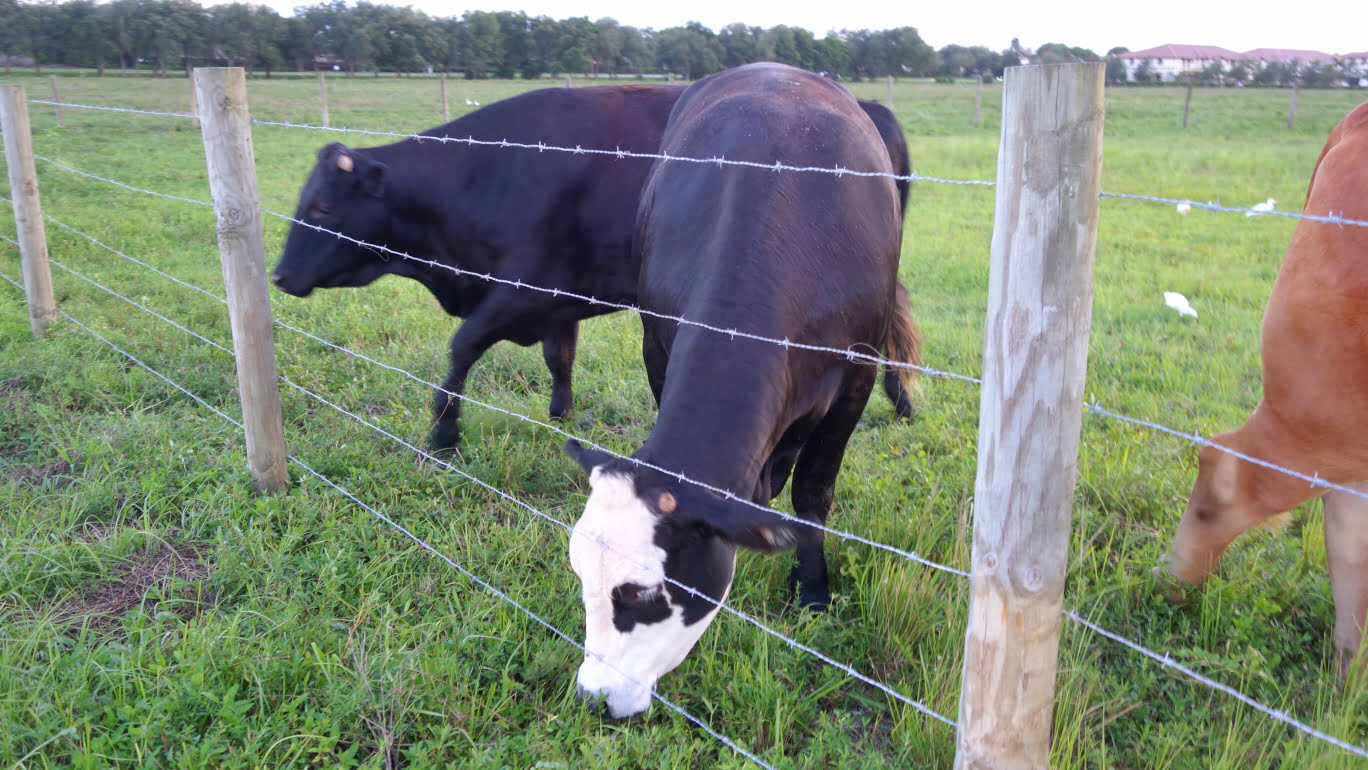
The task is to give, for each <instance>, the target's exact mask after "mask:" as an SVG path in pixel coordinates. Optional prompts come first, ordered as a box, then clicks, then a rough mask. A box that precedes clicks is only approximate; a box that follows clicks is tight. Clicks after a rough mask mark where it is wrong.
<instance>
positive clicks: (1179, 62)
mask: <svg viewBox="0 0 1368 770" xmlns="http://www.w3.org/2000/svg"><path fill="white" fill-rule="evenodd" d="M1116 58H1117V59H1120V60H1121V61H1122V62H1125V65H1126V79H1127V80H1131V81H1134V80H1135V79H1136V74H1137V73H1139V72H1142V71H1144V70H1146V69H1148V72H1149V76H1150V78H1152V79H1154V80H1157V81H1160V82H1172V81H1174V80H1182V79H1184V78H1187V77H1188V76H1196V75H1198V74H1200V73H1201V72H1202V71H1204V70H1206V69H1208V68H1209V67H1211V66H1212V65H1213V64H1214V65H1219V66H1220V68H1221V71H1222V72H1229V71H1230V70H1231V68H1232V67H1234V66H1236V65H1237V64H1240V63H1243V64H1244V65H1245V66H1247V67H1248V68H1249V70H1250V71H1251V72H1257V71H1259V70H1260V69H1263V68H1264V67H1266V66H1268V65H1269V64H1272V63H1274V62H1277V63H1281V64H1291V63H1297V64H1333V63H1335V62H1336V61H1341V62H1344V61H1349V60H1355V61H1359V62H1361V63H1360V65H1359V66H1360V69H1364V70H1365V73H1364V74H1365V75H1368V52H1360V53H1352V54H1342V55H1339V56H1335V55H1333V54H1328V53H1325V52H1323V51H1308V50H1300V49H1292V48H1255V49H1253V50H1251V51H1245V52H1243V53H1240V52H1236V51H1231V50H1229V49H1227V48H1221V47H1220V46H1215V45H1177V44H1170V45H1161V46H1157V47H1155V48H1146V49H1145V50H1143V51H1129V52H1127V53H1122V54H1117V56H1116Z"/></svg>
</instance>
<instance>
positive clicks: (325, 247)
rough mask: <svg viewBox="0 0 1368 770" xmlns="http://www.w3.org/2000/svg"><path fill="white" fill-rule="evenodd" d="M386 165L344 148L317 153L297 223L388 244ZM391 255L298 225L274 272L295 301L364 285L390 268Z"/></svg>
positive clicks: (330, 147) (276, 280) (278, 283)
mask: <svg viewBox="0 0 1368 770" xmlns="http://www.w3.org/2000/svg"><path fill="white" fill-rule="evenodd" d="M385 193H386V167H385V164H383V163H380V162H379V161H376V160H374V159H372V158H368V157H366V155H365V154H363V153H359V152H356V151H355V150H350V149H348V148H346V147H344V146H342V145H340V144H336V143H334V144H329V145H328V146H326V147H324V148H323V149H322V150H319V151H318V162H317V163H316V164H315V165H314V169H313V172H312V173H310V174H309V179H308V181H307V182H305V183H304V189H303V190H302V191H301V192H300V194H299V208H298V209H297V210H296V211H295V219H298V220H300V221H303V222H307V223H309V224H311V225H317V226H318V227H322V228H325V229H327V230H331V231H333V232H338V233H342V234H344V235H347V236H350V237H352V238H355V239H357V240H361V241H366V242H367V243H384V242H385V241H386V238H385V234H386V229H387V226H388V222H389V218H390V205H389V202H388V201H387V200H386V195H385ZM389 261H390V260H389V255H381V254H377V253H376V252H375V251H374V250H371V249H367V248H365V247H363V246H358V245H357V244H355V243H353V242H351V241H347V240H343V239H341V238H338V237H337V236H335V235H332V234H331V233H323V232H319V231H317V230H314V229H312V228H310V227H305V226H304V225H301V224H299V223H295V224H293V225H291V227H290V234H289V236H288V237H287V238H286V239H285V252H284V254H283V255H282V256H281V258H280V262H279V263H277V264H276V268H275V270H274V271H273V272H272V274H271V280H272V281H273V282H274V283H275V285H276V286H278V287H279V288H280V290H281V291H284V292H286V293H287V294H293V295H295V296H296V297H305V296H308V294H309V293H310V292H312V291H313V290H314V289H318V288H331V287H335V286H365V285H367V284H369V283H371V282H372V281H374V280H375V279H377V278H379V277H380V276H382V275H384V274H385V273H386V272H392V270H391V269H390V265H389V264H388V262H389Z"/></svg>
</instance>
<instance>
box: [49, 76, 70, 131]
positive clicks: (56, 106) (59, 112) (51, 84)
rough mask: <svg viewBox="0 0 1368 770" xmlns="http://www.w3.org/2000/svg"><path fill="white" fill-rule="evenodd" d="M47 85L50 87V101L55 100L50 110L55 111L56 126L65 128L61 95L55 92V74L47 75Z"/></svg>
mask: <svg viewBox="0 0 1368 770" xmlns="http://www.w3.org/2000/svg"><path fill="white" fill-rule="evenodd" d="M48 87H49V88H51V89H52V101H54V102H57V103H56V104H54V105H52V111H53V112H55V113H57V127H58V128H66V121H64V120H62V97H61V95H60V94H58V93H57V76H56V75H48Z"/></svg>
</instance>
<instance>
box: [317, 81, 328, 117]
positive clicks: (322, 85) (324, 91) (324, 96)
mask: <svg viewBox="0 0 1368 770" xmlns="http://www.w3.org/2000/svg"><path fill="white" fill-rule="evenodd" d="M318 99H319V101H320V102H322V103H323V127H324V128H327V127H328V79H327V77H326V76H325V75H324V74H323V70H319V71H318Z"/></svg>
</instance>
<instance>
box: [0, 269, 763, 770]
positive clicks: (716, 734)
mask: <svg viewBox="0 0 1368 770" xmlns="http://www.w3.org/2000/svg"><path fill="white" fill-rule="evenodd" d="M0 279H4V280H5V281H7V282H9V283H10V285H12V286H14V287H15V288H17V289H19V290H20V291H22V290H23V288H24V287H23V285H22V284H20V283H19V282H17V281H15V280H14V279H13V278H10V277H9V276H8V275H6V274H5V273H4V272H0ZM58 312H59V313H61V314H62V316H63V317H65V318H66V319H67V320H68V321H70V322H71V323H73V324H75V325H76V326H78V327H80V328H81V329H84V330H85V331H86V332H88V333H90V334H91V335H92V336H94V337H95V338H96V339H98V340H100V341H101V342H103V343H105V344H106V345H108V346H109V347H110V348H112V349H114V350H115V351H116V352H118V353H119V354H120V355H122V356H124V357H125V358H127V359H128V360H130V361H132V362H133V363H135V364H137V365H138V366H139V367H141V368H143V369H144V370H146V371H147V372H149V373H151V374H152V375H153V376H155V377H157V378H158V379H160V380H161V381H162V382H165V383H166V384H167V385H170V386H171V387H173V388H175V389H176V390H178V391H180V392H181V393H182V394H184V395H186V396H187V397H189V398H190V399H191V400H193V401H195V402H196V403H198V404H199V405H201V406H203V407H205V408H206V409H208V410H209V411H211V412H213V413H214V414H216V415H218V416H219V417H221V418H223V419H224V420H226V421H228V422H229V423H231V424H233V425H235V426H237V427H238V428H242V427H243V425H242V423H241V422H240V421H238V420H236V419H234V418H233V417H232V416H230V415H228V414H227V413H225V412H223V411H222V410H220V409H218V408H217V407H215V406H214V405H213V404H210V403H209V402H208V401H206V400H204V399H203V398H200V397H199V396H197V395H195V394H194V393H192V392H191V391H190V390H188V389H186V388H185V387H183V386H182V385H180V384H179V383H177V382H176V381H174V380H172V379H171V378H169V377H167V376H166V375H164V374H162V373H161V372H159V371H157V370H156V369H154V368H152V367H151V366H149V365H148V364H146V363H144V362H143V361H141V360H140V359H138V358H137V357H136V356H134V355H133V354H131V353H129V352H127V351H125V350H124V349H123V348H120V347H119V346H118V345H115V344H114V343H113V342H110V341H109V340H108V339H107V338H105V337H104V336H103V335H101V334H100V333H99V332H97V331H95V330H94V329H92V328H90V327H89V326H86V325H85V324H83V323H81V322H80V321H79V320H77V319H76V318H74V317H73V316H72V315H71V314H69V313H67V312H66V311H65V310H61V309H58ZM179 328H181V329H182V330H183V331H188V330H187V329H185V328H184V327H179ZM191 333H193V332H191ZM196 336H198V335H196ZM291 384H293V383H291ZM295 387H299V386H297V385H296V386H295ZM287 457H288V459H289V460H290V462H292V463H294V464H295V465H298V466H299V467H300V468H301V469H302V470H304V471H305V472H306V473H308V474H309V475H311V476H313V477H314V478H316V479H318V480H320V481H322V482H324V483H325V484H327V485H328V486H329V487H331V488H333V489H334V490H336V491H338V492H339V493H341V494H342V495H343V496H345V497H347V498H348V499H350V500H351V501H352V502H354V503H356V504H357V505H359V506H361V507H362V508H363V509H365V510H366V511H367V512H368V513H370V514H372V515H373V516H375V517H376V518H377V519H379V520H380V521H383V522H384V523H386V524H388V525H389V526H390V527H392V528H394V529H395V530H397V531H399V532H400V533H402V534H403V535H404V536H405V537H407V538H409V539H410V540H412V541H413V542H414V543H416V544H417V545H418V546H419V547H421V548H422V549H423V550H426V551H427V552H429V553H431V554H432V555H434V556H436V557H437V558H438V559H441V560H442V561H443V562H446V564H447V565H449V566H451V567H452V568H454V569H456V570H457V571H458V572H460V573H461V574H462V575H464V576H465V577H466V578H468V579H470V580H471V581H472V582H474V583H476V584H477V585H479V586H481V587H482V588H484V589H485V590H487V591H489V592H491V593H493V594H494V595H495V596H497V597H498V598H499V599H501V600H502V601H504V602H506V603H508V604H510V605H512V606H513V607H515V608H516V609H517V610H518V611H520V612H522V613H523V614H524V615H526V616H527V617H529V618H531V619H532V620H533V621H535V622H537V623H538V624H539V625H541V626H542V627H544V628H546V629H547V630H548V631H551V632H552V633H553V634H555V635H556V636H558V637H560V638H561V639H564V640H565V641H567V642H569V643H570V644H572V645H574V646H575V647H576V648H578V649H579V650H580V651H581V652H583V653H584V654H586V655H590V656H592V657H594V658H596V659H598V660H599V661H600V662H602V663H603V664H604V665H606V666H608V667H609V668H612V669H613V670H614V671H617V672H618V673H619V674H621V675H622V676H623V677H624V678H626V679H627V680H628V681H630V682H633V683H635V684H637V685H638V686H641V683H640V682H638V681H637V680H636V679H635V678H633V677H632V676H630V675H629V674H627V673H625V672H623V671H621V670H620V669H618V668H617V667H615V666H613V665H612V664H611V663H609V662H608V661H606V660H604V659H603V658H602V657H601V656H599V655H597V654H595V653H592V652H589V651H588V650H586V649H585V648H584V646H583V645H581V644H580V643H579V642H578V641H576V640H575V639H574V638H573V637H571V636H570V635H568V634H566V633H565V632H564V631H561V630H560V629H559V628H557V627H555V626H554V625H552V624H551V623H549V622H548V621H546V620H544V619H543V618H542V617H540V616H539V615H537V614H536V613H534V612H532V611H531V610H529V609H527V608H526V607H524V606H523V605H522V604H520V603H519V602H518V601H517V600H515V599H513V597H511V596H509V595H508V594H506V593H504V592H503V591H500V590H499V589H497V588H495V587H494V586H493V585H491V584H489V583H487V582H485V581H484V580H482V579H480V577H479V576H477V575H475V573H473V572H471V571H469V570H467V569H466V568H465V567H462V566H461V565H460V564H458V563H457V562H456V561H454V560H453V559H451V558H450V557H449V556H447V555H445V554H443V553H442V552H441V551H438V550H437V549H436V548H435V547H433V546H432V545H431V544H429V543H428V542H427V541H425V540H423V539H422V538H420V537H418V536H417V535H415V534H413V533H412V532H411V531H409V530H408V529H407V528H406V527H404V526H403V525H401V524H399V523H398V522H396V521H394V520H393V519H391V518H390V517H388V516H386V515H385V514H383V513H381V512H380V511H378V510H376V509H375V508H374V507H372V506H370V505H368V504H366V503H365V502H363V501H361V500H360V499H359V498H357V497H356V496H355V495H353V494H352V493H350V492H348V491H347V490H346V489H344V488H343V487H341V486H339V485H338V484H336V483H335V482H333V481H332V480H331V479H329V478H327V477H326V476H324V475H322V474H321V473H319V472H317V471H315V470H314V469H313V468H310V467H309V466H308V465H306V464H305V463H304V462H303V461H302V460H300V459H298V458H296V457H294V456H293V455H287ZM472 478H473V477H472ZM486 486H487V485H486ZM488 488H489V489H495V488H494V487H488ZM495 491H499V492H501V493H502V490H497V489H495ZM505 496H506V497H507V495H505ZM509 499H511V500H514V501H515V502H518V501H517V499H516V498H512V497H509ZM651 697H653V698H655V699H656V700H658V701H660V702H661V703H662V704H664V705H665V706H666V707H667V708H669V709H671V710H672V711H674V712H675V713H677V714H679V715H680V716H683V717H684V718H685V719H687V720H689V721H690V722H692V723H694V724H696V725H698V726H699V727H701V728H702V729H703V730H704V731H705V732H707V733H708V734H709V735H711V736H712V737H713V738H716V739H717V740H718V741H720V742H721V743H722V744H723V745H725V746H727V747H728V748H730V749H732V750H733V751H735V752H737V753H739V754H741V755H742V756H744V757H746V758H747V759H749V760H751V761H752V762H754V763H755V764H757V765H759V766H761V767H763V768H767V770H774V767H773V766H772V765H770V764H768V763H767V762H765V761H764V760H762V759H760V758H759V757H757V756H756V755H754V754H752V753H751V752H749V751H747V750H745V749H744V748H742V747H741V746H739V745H737V744H736V743H735V742H734V741H732V740H731V739H730V738H728V737H727V736H725V735H723V734H721V733H719V732H717V731H716V730H714V729H713V728H712V727H711V726H709V725H708V724H707V723H706V722H704V721H703V720H701V719H699V718H698V717H696V716H694V715H692V714H690V713H689V712H688V711H685V710H684V709H683V708H681V707H680V706H678V705H677V704H675V703H674V702H673V701H671V700H669V699H668V698H666V697H665V696H663V695H661V694H660V693H658V692H656V691H655V690H654V689H652V690H651Z"/></svg>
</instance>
